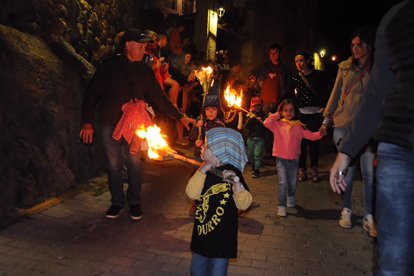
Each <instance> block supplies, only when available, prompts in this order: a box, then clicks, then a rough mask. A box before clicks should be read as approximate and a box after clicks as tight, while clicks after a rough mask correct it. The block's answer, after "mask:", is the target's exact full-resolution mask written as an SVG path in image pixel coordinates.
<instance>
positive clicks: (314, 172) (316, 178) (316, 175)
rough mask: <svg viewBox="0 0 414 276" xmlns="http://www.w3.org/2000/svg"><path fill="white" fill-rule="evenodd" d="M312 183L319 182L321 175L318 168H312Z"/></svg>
mask: <svg viewBox="0 0 414 276" xmlns="http://www.w3.org/2000/svg"><path fill="white" fill-rule="evenodd" d="M312 182H319V173H318V168H317V167H312Z"/></svg>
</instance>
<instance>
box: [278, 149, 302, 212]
mask: <svg viewBox="0 0 414 276" xmlns="http://www.w3.org/2000/svg"><path fill="white" fill-rule="evenodd" d="M298 167H299V159H295V160H287V159H283V158H279V157H276V169H277V175H278V176H279V206H283V207H286V195H287V196H289V197H291V196H295V194H296V185H297V183H298Z"/></svg>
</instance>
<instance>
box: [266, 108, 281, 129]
mask: <svg viewBox="0 0 414 276" xmlns="http://www.w3.org/2000/svg"><path fill="white" fill-rule="evenodd" d="M278 121H280V113H279V112H276V113H273V114H271V115H269V117H267V118H266V120H265V121H264V122H263V124H264V126H265V127H266V128H268V129H270V130H272V129H273V126H274V125H275V124H276V123H277V122H278Z"/></svg>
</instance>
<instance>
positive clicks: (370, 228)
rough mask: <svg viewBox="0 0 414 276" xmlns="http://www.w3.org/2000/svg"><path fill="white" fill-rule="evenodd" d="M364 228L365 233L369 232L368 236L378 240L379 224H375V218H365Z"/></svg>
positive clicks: (369, 216)
mask: <svg viewBox="0 0 414 276" xmlns="http://www.w3.org/2000/svg"><path fill="white" fill-rule="evenodd" d="M362 227H363V228H364V230H365V231H367V232H368V234H369V235H370V236H371V237H373V238H376V237H377V236H378V233H377V224H376V223H375V221H374V217H373V216H372V215H371V214H369V215H366V216H365V217H364V219H363V223H362Z"/></svg>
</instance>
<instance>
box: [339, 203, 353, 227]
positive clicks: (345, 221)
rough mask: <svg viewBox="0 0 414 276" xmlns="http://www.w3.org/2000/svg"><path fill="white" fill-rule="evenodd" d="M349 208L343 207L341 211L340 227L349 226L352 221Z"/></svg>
mask: <svg viewBox="0 0 414 276" xmlns="http://www.w3.org/2000/svg"><path fill="white" fill-rule="evenodd" d="M351 215H352V213H351V209H349V208H346V207H345V208H343V209H342V211H341V218H340V219H339V226H341V227H342V228H347V229H349V228H351V227H352V222H351Z"/></svg>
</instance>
